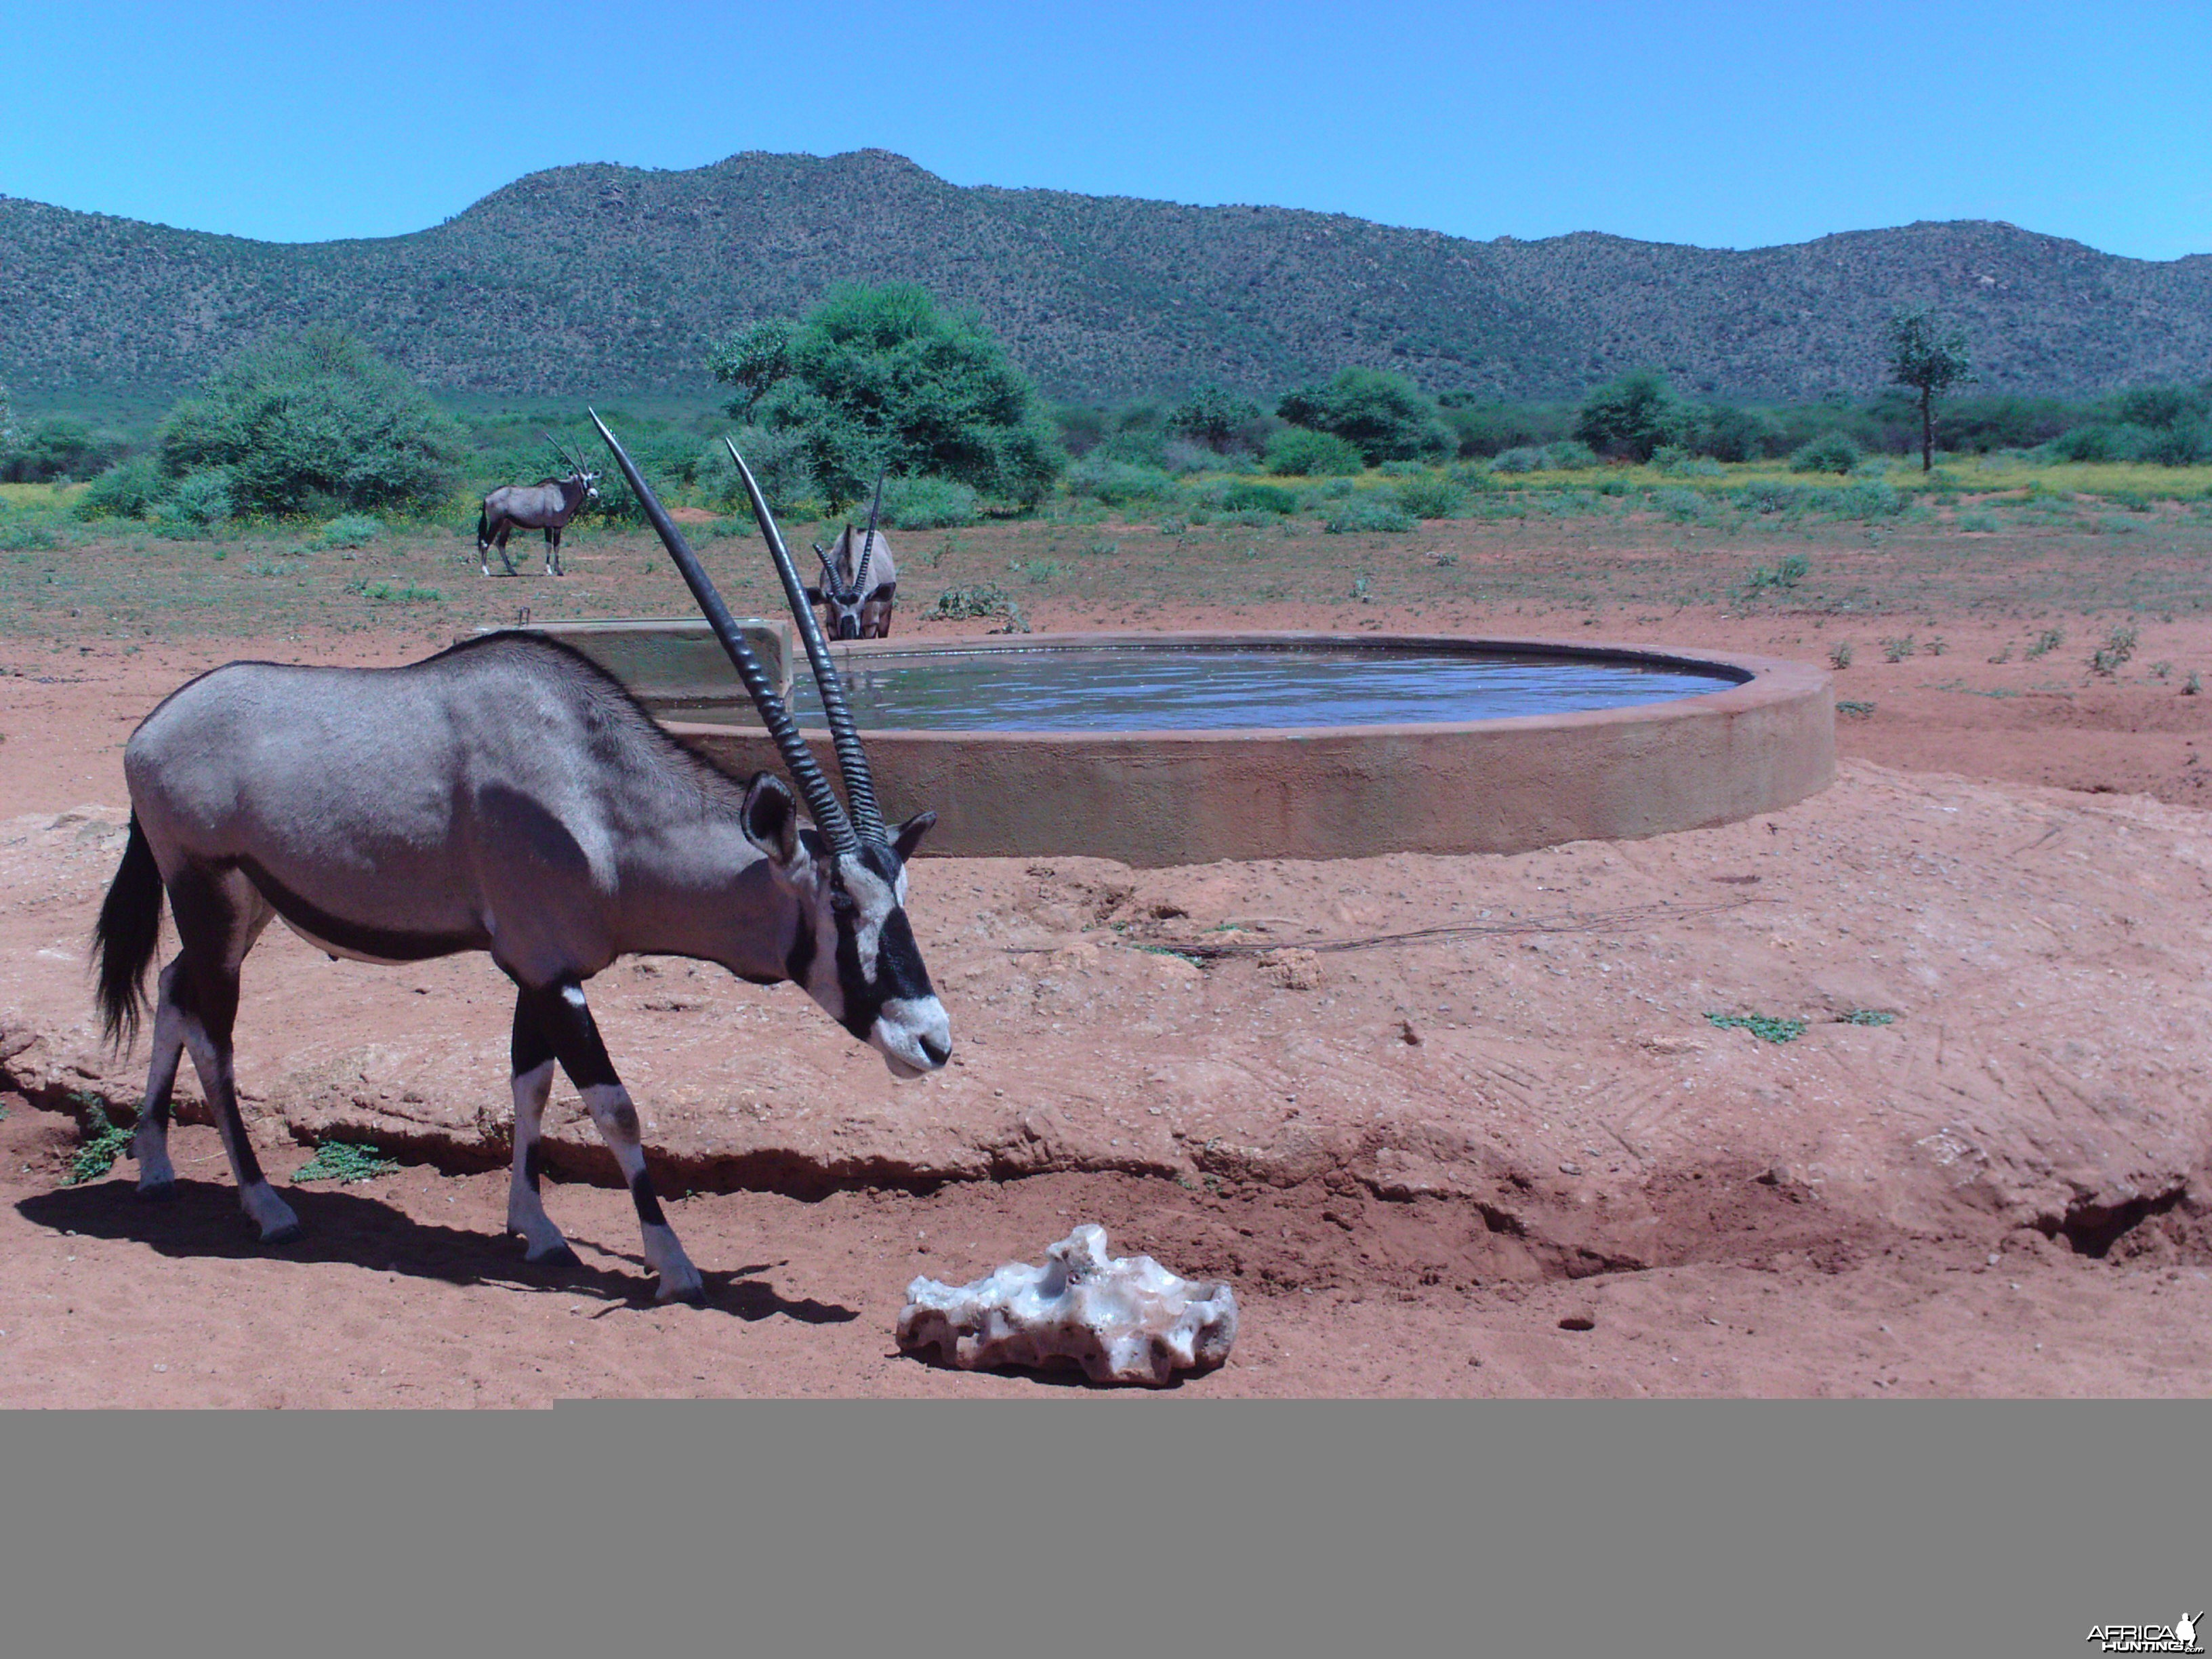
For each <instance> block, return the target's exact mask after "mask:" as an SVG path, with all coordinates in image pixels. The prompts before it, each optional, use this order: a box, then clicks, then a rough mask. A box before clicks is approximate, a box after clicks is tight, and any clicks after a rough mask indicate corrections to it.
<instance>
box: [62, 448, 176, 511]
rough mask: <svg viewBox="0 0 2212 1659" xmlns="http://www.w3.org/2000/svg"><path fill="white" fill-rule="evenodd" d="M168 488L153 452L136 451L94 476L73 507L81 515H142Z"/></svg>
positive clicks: (152, 508)
mask: <svg viewBox="0 0 2212 1659" xmlns="http://www.w3.org/2000/svg"><path fill="white" fill-rule="evenodd" d="M167 488H168V480H167V479H166V478H164V477H162V476H161V465H160V463H159V462H157V461H155V459H154V458H153V457H152V456H151V455H137V456H134V457H132V458H131V459H130V460H127V461H123V462H120V463H118V465H114V466H111V467H109V468H108V469H107V471H105V472H103V473H101V474H100V476H99V477H97V478H94V480H93V481H92V483H90V484H88V485H87V486H86V488H85V492H84V494H83V495H80V496H78V497H77V498H76V506H75V507H74V509H73V510H74V511H75V512H76V515H77V517H79V518H80V519H143V518H144V517H146V516H147V515H148V514H149V513H151V512H153V510H154V507H155V503H156V502H158V501H160V500H161V495H162V493H163V492H164V491H165V490H166V489H167Z"/></svg>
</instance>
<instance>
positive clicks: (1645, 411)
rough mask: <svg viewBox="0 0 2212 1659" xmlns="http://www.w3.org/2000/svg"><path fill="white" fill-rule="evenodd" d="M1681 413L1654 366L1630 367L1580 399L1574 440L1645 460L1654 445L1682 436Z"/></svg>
mask: <svg viewBox="0 0 2212 1659" xmlns="http://www.w3.org/2000/svg"><path fill="white" fill-rule="evenodd" d="M1687 413H1688V411H1686V410H1684V409H1683V407H1682V405H1681V404H1680V402H1678V401H1677V400H1676V398H1675V397H1674V388H1673V387H1671V386H1668V384H1667V377H1666V376H1665V375H1663V374H1660V372H1659V371H1658V370H1657V369H1656V368H1634V369H1631V370H1630V371H1629V372H1628V373H1627V374H1624V375H1622V376H1621V377H1620V379H1619V380H1612V381H1608V382H1607V384H1605V385H1604V386H1600V387H1598V388H1597V389H1596V390H1595V392H1591V393H1590V394H1589V397H1587V398H1583V406H1582V410H1581V412H1580V413H1579V414H1578V415H1577V416H1576V417H1575V436H1577V438H1580V439H1581V440H1582V441H1583V442H1584V443H1586V444H1588V445H1589V447H1591V448H1593V449H1596V450H1600V451H1607V450H1610V451H1613V452H1616V453H1619V452H1626V453H1627V454H1629V455H1632V456H1633V457H1634V458H1635V459H1638V460H1639V461H1648V460H1650V459H1651V454H1652V452H1653V451H1654V450H1656V449H1657V448H1658V447H1659V446H1660V445H1662V444H1668V443H1673V442H1674V441H1675V440H1676V438H1677V437H1679V436H1680V435H1682V432H1683V429H1684V428H1685V426H1686V424H1687V422H1686V416H1687Z"/></svg>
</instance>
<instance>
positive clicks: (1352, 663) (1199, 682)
mask: <svg viewBox="0 0 2212 1659" xmlns="http://www.w3.org/2000/svg"><path fill="white" fill-rule="evenodd" d="M839 671H840V673H841V674H842V677H843V678H844V682H845V695H846V698H847V701H848V702H850V703H851V705H852V707H853V713H854V717H855V719H856V720H858V722H859V724H860V726H861V727H862V728H863V729H869V728H873V729H877V730H921V731H940V732H987V731H1000V732H1101V731H1106V732H1161V731H1187V730H1207V729H1219V728H1240V727H1241V728H1248V729H1249V728H1252V727H1264V726H1276V727H1283V726H1291V727H1301V726H1303V727H1313V726H1415V725H1424V724H1430V723H1450V722H1458V721H1463V720H1503V719H1505V718H1508V717H1510V716H1512V715H1516V714H1573V713H1577V712H1579V711H1582V710H1585V709H1593V708H1620V707H1624V706H1627V705H1632V704H1638V703H1650V702H1667V701H1668V700H1670V699H1673V698H1676V697H1687V696H1699V695H1700V694H1702V693H1705V692H1709V691H1724V690H1728V689H1729V687H1730V686H1733V685H1736V684H1741V679H1742V678H1743V677H1741V676H1735V675H1729V674H1727V673H1725V672H1723V671H1719V670H1705V671H1701V670H1699V669H1697V668H1693V667H1691V666H1690V665H1686V664H1682V663H1670V662H1656V663H1655V662H1646V661H1643V660H1639V659H1635V658H1630V657H1585V656H1575V655H1569V654H1565V653H1555V654H1535V653H1522V652H1513V653H1505V652H1479V651H1468V652H1444V651H1433V650H1417V649H1416V650H1407V649H1380V648H1373V647H1368V648H1360V647H1345V646H1328V647H1303V648H1301V647H1284V646H1280V645H1271V646H1268V647H1222V646H1214V645H1209V646H1193V647H1171V646H1153V645H1146V646H1127V647H1053V648H1047V649H1042V650H1036V651H1026V650H1019V649H1015V650H1008V649H1006V648H1003V647H1000V648H995V649H990V650H975V651H963V650H961V649H959V648H957V647H930V648H928V649H926V650H917V651H914V652H911V653H905V652H882V653H878V652H869V653H856V654H852V655H848V656H845V657H844V658H843V659H842V660H841V662H840V663H839ZM794 690H795V692H796V697H795V701H796V702H797V705H798V713H799V718H800V720H802V721H803V722H804V723H805V724H806V725H808V726H817V725H819V724H820V723H821V718H822V716H821V705H820V702H818V700H817V698H816V696H815V695H814V688H813V685H812V684H811V678H810V677H809V676H808V675H807V674H806V673H805V669H804V666H803V665H802V667H801V670H800V672H799V676H798V678H797V681H796V684H795V686H794ZM685 718H688V719H694V720H697V719H707V720H712V719H714V718H715V716H714V714H708V713H705V712H703V711H702V712H701V713H696V714H694V713H691V712H690V711H688V710H687V711H686V714H685Z"/></svg>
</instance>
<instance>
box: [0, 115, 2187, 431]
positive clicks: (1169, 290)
mask: <svg viewBox="0 0 2212 1659" xmlns="http://www.w3.org/2000/svg"><path fill="white" fill-rule="evenodd" d="M839 280H858V281H868V282H884V281H890V280H913V281H917V282H921V283H924V284H925V285H926V286H927V287H929V288H930V289H932V290H933V291H934V292H935V293H936V294H938V295H939V297H940V299H942V300H945V301H947V302H950V303H953V304H957V305H967V306H972V307H975V309H976V310H978V311H979V312H980V313H981V314H982V316H983V318H984V319H985V321H986V322H987V324H988V325H990V326H991V327H992V328H993V329H994V331H996V332H997V333H998V334H999V335H1000V337H1001V338H1002V339H1003V340H1004V341H1005V342H1006V346H1007V349H1008V350H1009V351H1010V352H1011V353H1012V356H1014V358H1015V359H1016V360H1017V361H1018V362H1021V363H1022V364H1023V365H1024V367H1025V368H1028V369H1029V371H1030V373H1031V374H1033V375H1034V376H1036V379H1037V380H1038V381H1039V383H1040V385H1041V386H1043V387H1044V388H1045V389H1046V390H1047V391H1048V392H1051V393H1052V394H1054V395H1057V396H1065V397H1080V398H1117V397H1124V396H1128V395H1132V394H1136V393H1142V392H1160V391H1172V390H1175V389H1177V388H1179V387H1182V386H1188V385H1192V384H1195V383H1198V382H1201V381H1216V382H1219V383H1222V384H1225V385H1228V386H1237V387H1239V388H1241V389H1244V390H1248V391H1251V392H1262V393H1265V392H1274V391H1279V390H1280V389H1282V388H1284V387H1285V386H1289V385H1291V384H1293V383H1295V382H1297V381H1300V380H1309V379H1311V378H1313V377H1315V376H1317V375H1322V374H1328V373H1330V372H1333V371H1334V369H1336V368H1340V367H1342V366H1344V365H1345V364H1346V363H1363V364H1369V365H1372V366H1377V367H1388V368H1400V369H1402V370H1404V371H1405V372H1407V373H1408V374H1412V375H1413V377H1414V378H1415V379H1416V380H1419V381H1420V382H1421V383H1422V384H1423V385H1425V386H1428V387H1429V388H1430V389H1431V390H1433V391H1445V390H1451V389H1462V390H1466V391H1469V392H1476V393H1480V394H1484V395H1491V396H1498V397H1507V398H1530V397H1545V396H1552V397H1561V396H1573V395H1576V394H1577V393H1579V392H1581V391H1582V390H1583V388H1585V387H1586V386H1589V385H1590V384H1592V383H1594V382H1595V381H1597V380H1602V379H1605V378H1607V377H1608V376H1610V375H1612V374H1618V373H1620V371H1622V370H1624V369H1626V368H1636V367H1641V366H1644V365H1646V364H1649V365H1651V366H1654V367H1656V368H1662V369H1663V370H1665V371H1666V372H1667V373H1668V374H1670V375H1671V376H1673V377H1674V379H1675V380H1676V381H1677V382H1678V383H1679V384H1680V385H1681V386H1683V387H1684V388H1685V389H1686V390H1689V391H1692V392H1701V393H1707V394H1712V395H1721V396H1739V397H1759V398H1816V397H1819V396H1820V395H1822V394H1823V393H1825V392H1831V391H1841V392H1848V393H1854V394H1859V393H1864V392H1868V391H1870V390H1872V389H1873V388H1874V387H1875V386H1878V385H1880V384H1881V380H1882V378H1883V369H1882V362H1881V325H1882V322H1883V320H1884V319H1886V317H1887V314H1888V313H1889V311H1890V310H1891V308H1892V307H1894V306H1896V305H1899V304H1913V303H1933V304H1935V305H1936V306H1937V307H1939V308H1940V309H1942V310H1943V311H1944V312H1946V313H1948V314H1949V315H1952V316H1954V317H1955V318H1956V319H1958V320H1959V321H1960V322H1961V323H1963V324H1964V325H1966V329H1967V331H1968V333H1969V336H1970V337H1971V338H1972V342H1973V345H1974V348H1975V356H1976V360H1977V364H1978V368H1979V369H1980V372H1981V379H1982V385H1983V388H1984V389H1985V390H1990V391H2009V392H2028V393H2049V394H2053V395H2080V394H2081V393H2084V392H2093V391H2100V390H2104V389H2106V388H2107V387H2110V386H2118V385H2124V384H2130V383H2140V382H2145V381H2152V380H2197V379H2201V378H2203V376H2204V375H2205V374H2207V373H2208V372H2212V255H2207V254H2191V255H2188V256H2185V257H2184V258H2179V259H2175V260H2169V261H2148V260H2136V259H2129V258H2124V257H2122V256H2119V255H2115V254H2107V253H2103V252H2099V251H2097V250H2096V249H2093V248H2090V247H2088V246H2085V245H2084V244H2081V243H2078V242H2071V241H2068V240H2064V239H2062V238H2057V237H2051V236H2045V235H2042V234H2039V233H2036V232H2033V231H2027V230H2022V229H2021V228H2019V227H2017V226H2015V225H2010V224H2007V223H2004V222H2000V221H1991V220H1959V221H1920V222H1915V223H1914V224H1911V225H1906V226H1900V227H1897V228H1891V229H1882V230H1858V231H1843V232H1837V233H1833V234H1830V235H1827V236H1823V237H1819V238H1816V239H1814V240H1811V241H1808V242H1799V243H1783V244H1778V245H1775V246H1770V247H1765V248H1753V249H1742V250H1736V249H1713V248H1699V247H1693V246H1687V245H1684V244H1679V243H1665V242H1644V241H1637V240H1632V239H1629V238H1625V237H1619V236H1614V235H1612V234H1608V233H1605V232H1601V231H1576V232H1571V233H1569V234H1565V235H1563V236H1557V237H1548V238H1544V239H1541V240H1521V239H1516V238H1513V237H1500V238H1498V239H1495V240H1491V241H1474V240H1468V239H1465V238H1460V237H1454V236H1449V235H1447V234H1443V233H1442V232H1438V231H1433V230H1423V229H1418V228H1403V227H1394V226H1387V225H1380V224H1376V223H1374V222H1370V221H1366V220H1362V219H1358V218H1355V217H1353V216H1350V215H1346V214H1332V213H1321V212H1316V211H1313V210H1304V209H1296V208H1274V207H1266V206H1260V205H1250V204H1235V205H1225V206H1215V207H1200V206H1194V205H1188V204H1176V203H1169V202H1158V201H1152V200H1148V199H1146V198H1143V197H1127V196H1085V195H1081V194H1078V193H1076V192H1073V191H1054V190H1048V189H1034V188H1024V189H1014V188H1008V187H1004V186H997V185H969V186H962V185H951V184H950V183H948V182H946V181H945V180H944V179H939V178H938V177H936V176H935V175H934V174H933V173H928V172H927V171H926V170H925V169H923V168H921V167H918V166H916V165H915V163H913V162H912V161H908V160H906V159H905V158H903V157H901V156H897V155H892V154H890V152H888V151H884V150H856V151H850V152H847V153H845V154H843V155H835V156H829V157H815V156H806V155H775V154H769V153H767V152H761V151H747V152H744V153H741V154H739V155H732V156H730V157H727V158H726V159H725V160H723V161H717V162H714V163H710V164H709V165H708V166H706V167H696V168H690V169H682V170H665V171H664V170H648V169H643V168H635V167H621V166H617V165H616V164H612V163H607V162H584V163H578V164H575V165H574V166H569V167H556V168H550V169H546V170H544V171H541V172H538V173H528V174H526V175H524V176H523V177H522V178H520V179H515V180H513V182H511V183H509V184H507V185H502V186H501V187H500V188H499V189H498V190H495V191H491V192H490V193H489V194H488V195H486V196H484V197H481V198H480V199H479V200H477V201H476V202H474V203H472V204H470V206H468V207H467V208H465V209H464V210H462V211H461V212H459V213H458V214H456V215H454V216H453V217H451V218H450V219H447V220H446V221H444V222H442V223H440V224H438V225H435V226H432V227H429V228H426V229H423V230H420V231H412V232H409V233H406V234H403V235H399V236H392V237H376V238H350V239H344V240H333V241H325V242H307V243H278V242H261V241H256V240H252V239H250V238H245V237H236V236H229V235H226V234H222V233H218V232H209V231H190V230H179V229H175V228H170V227H166V226H157V225H151V224H148V223H145V222H141V221H137V220H130V219H124V218H118V217H116V216H107V215H97V214H84V213H78V212H76V211H74V210H70V209H66V208H60V207H54V206H52V205H49V204H43V203H34V202H29V201H26V200H24V199H22V198H20V197H0V317H5V318H8V319H11V320H10V321H9V323H8V324H7V325H5V326H4V327H0V380H4V381H6V382H8V383H9V384H10V385H12V386H14V387H15V390H16V393H17V396H18V398H19V399H21V398H35V397H37V396H38V395H39V394H40V393H42V392H44V393H49V394H52V393H58V392H71V393H75V394H80V395H81V394H83V393H86V392H93V391H97V390H99V389H101V388H113V389H117V390H118V391H119V390H124V389H128V390H130V391H132V392H137V393H141V394H143V393H144V392H148V391H149V390H152V389H156V388H159V389H163V390H174V389H181V388H182V387H184V386H188V385H191V384H192V383H194V382H196V381H197V380H199V379H201V378H203V377H204V375H205V374H207V373H208V372H209V371H210V369H212V368H214V367H215V366H216V364H217V363H218V362H221V361H222V358H223V357H224V356H228V354H229V353H230V352H231V351H233V350H235V349H237V348H238V347H240V346H241V345H244V344H246V343H249V342H250V341H251V340H252V339H253V338H255V337H258V336H259V335H261V334H262V333H264V332H266V331H269V330H270V329H272V328H279V327H287V326H297V325H303V324H307V323H315V322H336V323H341V324H343V325H346V326H348V327H350V328H353V329H354V330H356V331H357V332H359V333H361V334H362V336H363V337H366V338H368V340H369V341H371V343H374V345H375V346H376V347H377V348H378V349H380V350H381V351H384V352H385V353H386V355H388V356H391V357H392V358H393V359H394V360H395V361H397V362H400V363H401V364H403V365H404V366H405V367H406V368H408V369H410V371H411V372H413V373H414V374H416V375H418V376H420V377H421V378H422V380H425V381H426V382H427V383H428V384H429V385H431V386H433V387H434V388H438V389H442V390H447V391H451V392H471V393H482V394H492V395H507V396H531V397H538V396H571V395H595V396H607V395H613V394H617V393H621V392H651V393H655V394H662V395H696V394H703V393H706V392H708V391H709V389H710V385H711V383H710V382H709V381H708V377H707V374H706V372H705V369H704V367H703V362H704V358H705V355H706V350H707V347H708V343H710V342H711V341H712V340H714V338H717V337H720V335H721V334H723V333H725V332H726V331H728V330H730V329H731V328H733V327H737V326H740V325H744V324H746V323H749V322H751V321H754V320H757V319H759V318H761V317H763V316H769V315H778V314H784V315H788V314H793V313H797V312H799V311H800V310H803V309H804V308H805V307H806V306H807V305H809V304H811V303H812V302H813V301H815V300H817V299H818V298H819V297H820V295H821V294H822V293H823V291H824V290H825V289H827V288H828V287H829V284H830V283H833V282H836V281H839Z"/></svg>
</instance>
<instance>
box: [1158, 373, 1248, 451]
mask: <svg viewBox="0 0 2212 1659" xmlns="http://www.w3.org/2000/svg"><path fill="white" fill-rule="evenodd" d="M1260 419H1261V415H1260V405H1259V404H1255V403H1254V402H1253V401H1252V400H1251V399H1250V398H1246V397H1242V396H1240V395H1239V394H1237V392H1224V391H1223V390H1222V389H1221V388H1220V387H1219V386H1200V388H1199V389H1198V390H1197V391H1195V392H1192V393H1191V394H1190V396H1189V397H1188V398H1184V399H1183V400H1182V402H1181V403H1180V404H1176V407H1175V409H1174V410H1173V411H1172V412H1171V413H1170V415H1169V416H1168V430H1169V431H1170V432H1176V433H1180V434H1182V435H1183V436H1184V437H1186V438H1193V439H1195V440H1197V441H1199V442H1200V443H1202V444H1204V445H1205V446H1206V447H1207V448H1208V449H1212V450H1224V449H1226V448H1228V447H1229V446H1230V444H1231V442H1233V441H1235V440H1236V439H1237V436H1238V435H1239V434H1241V433H1244V432H1249V431H1250V430H1251V428H1253V426H1254V425H1255V423H1257V422H1258V421H1259V420H1260Z"/></svg>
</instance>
